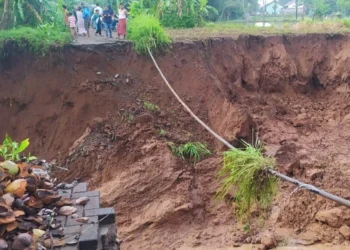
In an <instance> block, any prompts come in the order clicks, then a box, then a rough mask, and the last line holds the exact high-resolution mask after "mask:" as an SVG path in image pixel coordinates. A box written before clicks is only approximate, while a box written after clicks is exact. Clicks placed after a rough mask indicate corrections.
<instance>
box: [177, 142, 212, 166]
mask: <svg viewBox="0 0 350 250" xmlns="http://www.w3.org/2000/svg"><path fill="white" fill-rule="evenodd" d="M171 150H172V152H173V154H174V155H176V156H178V157H180V158H181V159H182V160H186V159H187V160H190V161H191V162H193V163H196V162H199V161H200V160H201V159H203V158H204V157H205V156H207V155H209V154H210V151H209V150H208V149H207V148H206V147H205V145H204V144H202V143H199V142H188V143H186V144H182V145H180V146H178V147H175V146H171Z"/></svg>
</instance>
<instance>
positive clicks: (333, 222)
mask: <svg viewBox="0 0 350 250" xmlns="http://www.w3.org/2000/svg"><path fill="white" fill-rule="evenodd" d="M342 216H343V211H342V209H341V208H339V207H336V208H332V209H329V210H324V211H320V212H318V213H317V214H316V216H315V218H316V220H318V221H321V222H323V223H326V224H327V225H329V226H331V227H341V225H342V224H343V217H342Z"/></svg>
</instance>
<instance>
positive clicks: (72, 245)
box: [0, 161, 118, 250]
mask: <svg viewBox="0 0 350 250" xmlns="http://www.w3.org/2000/svg"><path fill="white" fill-rule="evenodd" d="M0 166H1V167H0V192H1V194H0V195H1V197H0V250H3V249H13V250H23V249H41V250H45V249H77V250H78V249H84V250H88V249H94V250H96V249H118V245H117V242H116V232H115V227H114V223H115V213H114V209H113V208H99V193H98V192H96V191H91V192H86V183H78V182H76V181H75V182H73V183H70V184H68V183H58V184H56V180H53V179H51V178H50V176H49V174H48V171H47V170H48V169H47V168H48V165H47V163H46V162H45V161H40V162H32V163H19V164H16V163H14V162H12V161H5V162H2V163H0ZM100 225H107V226H108V227H103V226H102V227H101V226H100ZM101 240H102V241H103V242H101Z"/></svg>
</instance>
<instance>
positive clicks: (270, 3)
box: [262, 1, 282, 8]
mask: <svg viewBox="0 0 350 250" xmlns="http://www.w3.org/2000/svg"><path fill="white" fill-rule="evenodd" d="M272 4H275V1H272V2H269V3H267V4H265V5H263V6H262V8H263V7H267V6H269V5H272ZM276 6H281V7H282V5H281V4H280V3H279V2H277V1H276Z"/></svg>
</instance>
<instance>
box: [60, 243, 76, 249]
mask: <svg viewBox="0 0 350 250" xmlns="http://www.w3.org/2000/svg"><path fill="white" fill-rule="evenodd" d="M59 249H60V250H80V249H79V245H78V244H76V245H73V246H68V245H67V246H64V247H61V248H59Z"/></svg>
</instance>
